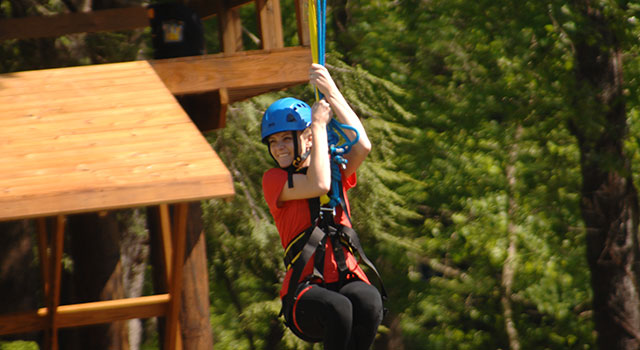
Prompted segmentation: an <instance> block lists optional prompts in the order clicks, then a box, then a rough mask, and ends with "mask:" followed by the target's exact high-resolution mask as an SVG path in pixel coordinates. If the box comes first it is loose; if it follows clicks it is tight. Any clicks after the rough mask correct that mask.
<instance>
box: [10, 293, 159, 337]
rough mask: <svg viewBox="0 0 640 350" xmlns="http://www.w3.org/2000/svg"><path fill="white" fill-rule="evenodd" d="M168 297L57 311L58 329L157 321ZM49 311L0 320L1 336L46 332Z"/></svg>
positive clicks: (152, 296) (109, 302)
mask: <svg viewBox="0 0 640 350" xmlns="http://www.w3.org/2000/svg"><path fill="white" fill-rule="evenodd" d="M167 305H169V294H159V295H151V296H144V297H137V298H128V299H119V300H107V301H98V302H92V303H82V304H74V305H61V306H59V307H58V312H57V319H58V327H59V328H69V327H77V326H84V325H91V324H101V323H109V322H115V321H123V320H129V319H133V318H149V317H157V316H162V315H164V314H165V312H166V310H167ZM48 315H49V312H48V311H47V308H44V307H43V308H40V309H38V310H37V311H32V312H24V313H15V314H6V315H1V316H0V335H6V334H19V333H28V332H34V331H39V330H43V329H45V328H47V318H48Z"/></svg>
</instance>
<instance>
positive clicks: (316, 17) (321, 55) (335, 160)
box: [308, 0, 360, 220]
mask: <svg viewBox="0 0 640 350" xmlns="http://www.w3.org/2000/svg"><path fill="white" fill-rule="evenodd" d="M308 9H309V14H308V17H309V39H310V41H311V58H312V61H313V63H318V64H321V65H323V66H324V65H325V51H326V47H325V41H326V40H325V37H326V28H327V22H326V17H327V16H326V12H327V0H309V6H308ZM315 93H316V101H319V100H320V99H322V98H323V97H324V96H323V95H322V93H321V92H319V91H318V87H315ZM345 129H346V130H351V131H352V132H353V133H354V134H355V137H354V139H353V140H351V139H349V137H347V135H346V134H345V132H344V130H345ZM340 136H342V138H343V139H344V140H345V143H344V144H342V145H339V144H338V143H339V142H340ZM359 139H360V135H359V134H358V131H357V130H356V129H355V128H354V127H352V126H350V125H345V124H341V123H339V122H338V121H337V120H336V119H334V118H331V121H330V122H329V124H328V125H327V140H328V143H329V154H330V155H331V191H330V192H329V196H322V197H321V198H320V204H322V205H328V206H329V207H331V208H335V207H336V206H338V205H339V204H343V202H344V199H343V198H342V181H341V174H340V168H342V169H345V167H346V164H347V162H348V160H347V159H346V158H344V156H343V155H345V154H347V153H349V151H350V150H351V147H352V146H353V145H355V144H356V143H357V142H358V140H359ZM343 208H345V206H343ZM345 213H346V210H345ZM346 214H347V216H348V217H349V214H348V213H346ZM349 220H351V218H349Z"/></svg>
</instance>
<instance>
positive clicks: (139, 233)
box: [118, 209, 149, 350]
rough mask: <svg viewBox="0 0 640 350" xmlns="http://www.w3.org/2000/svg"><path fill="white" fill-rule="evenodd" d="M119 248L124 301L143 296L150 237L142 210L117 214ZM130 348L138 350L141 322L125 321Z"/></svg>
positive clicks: (141, 330) (140, 341) (141, 333)
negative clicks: (127, 326) (127, 327)
mask: <svg viewBox="0 0 640 350" xmlns="http://www.w3.org/2000/svg"><path fill="white" fill-rule="evenodd" d="M118 224H119V226H120V233H121V239H122V241H121V244H120V254H121V257H122V259H121V262H122V270H123V274H124V276H123V282H124V292H125V295H126V297H127V298H135V297H139V296H141V295H142V292H143V287H144V277H145V270H146V268H147V261H148V258H149V233H148V232H147V227H146V217H145V215H144V210H141V209H132V210H122V211H119V212H118ZM128 325H129V347H130V349H131V350H138V349H140V344H141V343H142V336H143V325H142V321H141V320H140V319H133V320H129V321H128Z"/></svg>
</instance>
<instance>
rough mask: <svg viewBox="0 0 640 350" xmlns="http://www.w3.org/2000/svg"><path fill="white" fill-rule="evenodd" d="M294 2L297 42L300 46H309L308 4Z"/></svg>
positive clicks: (300, 1) (306, 1)
mask: <svg viewBox="0 0 640 350" xmlns="http://www.w3.org/2000/svg"><path fill="white" fill-rule="evenodd" d="M295 2H296V23H297V26H298V40H299V41H300V45H301V46H309V45H311V40H310V39H309V16H308V15H307V14H308V13H309V12H308V11H309V2H308V0H295Z"/></svg>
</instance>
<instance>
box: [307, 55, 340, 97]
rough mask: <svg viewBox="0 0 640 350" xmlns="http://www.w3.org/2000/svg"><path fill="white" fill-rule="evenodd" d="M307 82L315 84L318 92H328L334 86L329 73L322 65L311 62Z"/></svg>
mask: <svg viewBox="0 0 640 350" xmlns="http://www.w3.org/2000/svg"><path fill="white" fill-rule="evenodd" d="M309 82H310V83H311V84H313V85H315V86H316V87H317V88H318V89H319V90H320V92H322V93H323V94H325V95H326V94H328V93H329V92H330V91H331V89H333V88H334V87H335V83H334V82H333V79H332V78H331V74H329V71H328V70H327V68H326V67H325V66H323V65H320V64H317V63H313V64H311V68H310V69H309Z"/></svg>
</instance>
